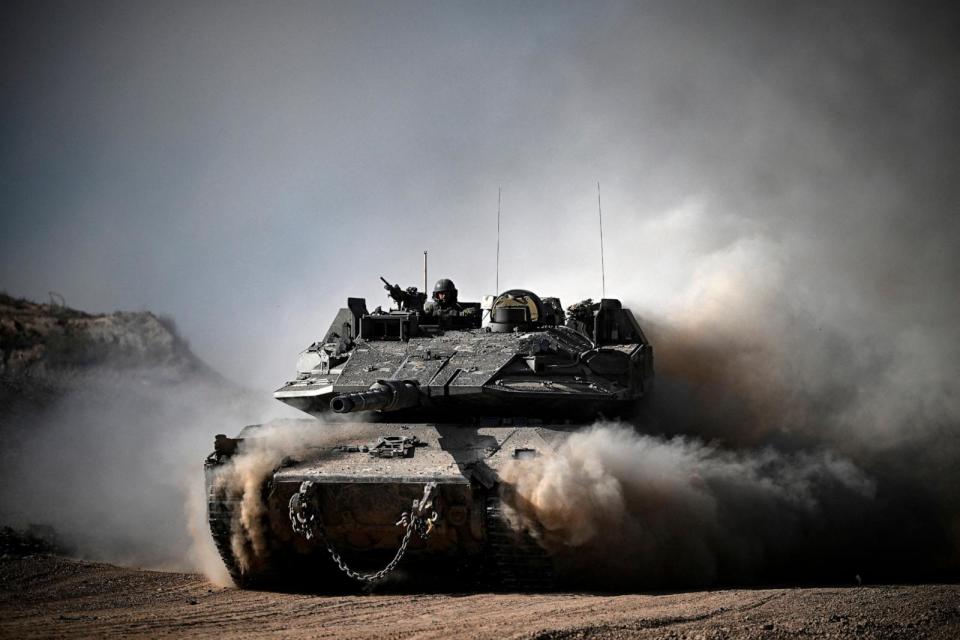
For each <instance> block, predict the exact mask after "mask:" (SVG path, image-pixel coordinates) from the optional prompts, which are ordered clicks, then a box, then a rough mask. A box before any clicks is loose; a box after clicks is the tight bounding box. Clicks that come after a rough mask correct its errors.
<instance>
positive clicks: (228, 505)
mask: <svg viewBox="0 0 960 640" xmlns="http://www.w3.org/2000/svg"><path fill="white" fill-rule="evenodd" d="M239 508H240V503H239V502H238V501H236V500H223V499H222V498H220V497H219V496H217V495H216V492H215V491H214V488H213V486H210V488H209V489H208V490H207V521H208V522H209V523H210V534H211V536H212V537H213V544H214V545H215V546H216V547H217V552H218V553H219V554H220V558H221V559H222V560H223V565H224V566H225V567H226V568H227V572H228V573H229V574H230V578H231V579H232V580H233V583H234V584H235V585H237V586H238V587H241V588H244V587H247V586H250V585H249V584H248V582H249V581H248V579H247V578H246V577H245V576H244V575H243V573H242V572H241V571H240V565H238V564H237V558H236V556H234V555H233V548H232V547H231V545H230V527H231V521H232V514H233V512H234V509H239Z"/></svg>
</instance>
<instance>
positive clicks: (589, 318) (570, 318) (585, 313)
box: [567, 298, 600, 339]
mask: <svg viewBox="0 0 960 640" xmlns="http://www.w3.org/2000/svg"><path fill="white" fill-rule="evenodd" d="M599 308H600V303H599V302H594V301H593V300H592V299H591V298H587V299H586V300H582V301H580V302H578V303H576V304H572V305H570V306H569V307H567V326H568V327H570V328H571V329H573V330H574V331H578V332H580V333H582V334H583V335H585V336H587V337H588V338H590V339H593V316H594V314H595V313H596V311H597V309H599Z"/></svg>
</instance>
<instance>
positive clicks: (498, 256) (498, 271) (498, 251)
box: [493, 187, 503, 295]
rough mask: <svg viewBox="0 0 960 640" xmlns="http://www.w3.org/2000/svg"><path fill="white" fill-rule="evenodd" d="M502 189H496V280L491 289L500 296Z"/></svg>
mask: <svg viewBox="0 0 960 640" xmlns="http://www.w3.org/2000/svg"><path fill="white" fill-rule="evenodd" d="M502 191H503V189H502V188H501V187H497V279H496V281H495V282H496V284H495V285H494V287H493V293H494V295H500V196H501V193H502Z"/></svg>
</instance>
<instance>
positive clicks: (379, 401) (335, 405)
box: [330, 380, 420, 413]
mask: <svg viewBox="0 0 960 640" xmlns="http://www.w3.org/2000/svg"><path fill="white" fill-rule="evenodd" d="M419 404H420V387H419V385H418V384H417V383H416V382H412V381H410V380H379V381H377V382H376V384H373V385H371V386H370V388H369V389H367V390H366V391H358V392H356V393H343V394H340V395H338V396H335V397H334V398H333V399H332V400H331V401H330V408H331V409H333V412H334V413H351V412H353V411H397V410H399V409H408V408H410V407H415V406H417V405H419Z"/></svg>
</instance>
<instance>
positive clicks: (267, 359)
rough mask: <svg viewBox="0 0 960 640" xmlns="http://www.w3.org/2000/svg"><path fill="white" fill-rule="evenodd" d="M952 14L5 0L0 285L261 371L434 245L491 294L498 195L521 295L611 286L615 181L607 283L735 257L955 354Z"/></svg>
mask: <svg viewBox="0 0 960 640" xmlns="http://www.w3.org/2000/svg"><path fill="white" fill-rule="evenodd" d="M951 5H952V6H951ZM955 6H956V5H955V4H953V3H943V4H942V6H938V5H936V4H930V5H927V6H923V5H922V3H915V2H910V3H903V4H901V5H897V4H893V5H884V4H881V3H878V2H864V3H853V2H836V3H820V2H797V3H793V4H789V3H786V2H778V3H773V2H755V3H749V2H745V3H744V2H736V3H724V2H632V3H621V2H604V3H599V2H598V3H593V2H590V3H587V2H584V3H580V4H574V3H559V2H546V3H516V2H504V3H492V2H476V3H454V2H438V3H434V4H430V3H414V2H385V3H379V4H374V3H363V2H344V3H339V4H323V3H307V2H298V3H279V2H276V3H263V2H249V3H242V2H222V3H220V2H166V3H163V2H129V1H124V2H115V3H109V2H62V3H41V2H25V3H20V4H17V3H5V5H4V10H3V20H2V21H0V215H2V228H0V288H3V289H5V290H6V291H7V292H9V293H11V294H16V295H23V296H28V297H31V298H35V299H41V300H42V299H46V297H47V292H48V291H51V290H53V291H57V292H59V293H61V294H63V295H64V296H65V297H66V300H67V303H68V304H70V305H71V306H74V307H77V308H81V309H86V310H90V311H112V310H115V309H127V310H138V309H149V310H152V311H155V312H158V313H167V314H170V315H173V316H174V317H175V318H176V320H177V322H178V324H179V325H180V327H181V328H182V330H183V332H184V334H185V335H186V337H187V338H188V339H189V340H190V342H191V344H192V346H193V347H194V349H195V351H197V352H198V353H199V354H200V355H201V356H202V357H204V358H205V359H206V360H208V361H209V362H210V363H211V364H212V365H213V366H214V367H216V368H218V369H219V370H221V371H222V372H224V373H225V374H226V375H227V376H228V377H230V378H232V379H234V380H237V381H239V382H242V383H245V384H248V385H251V386H255V387H257V388H260V389H272V388H275V387H277V386H279V385H280V383H281V382H282V381H283V380H285V379H286V377H287V376H288V375H289V374H290V373H291V372H292V370H293V366H294V363H295V357H296V354H297V352H298V351H299V350H300V349H302V348H304V347H305V346H307V345H308V344H309V343H310V342H311V341H312V340H313V339H314V338H316V337H318V336H319V335H321V334H322V332H323V331H324V330H325V329H326V326H327V324H328V323H329V321H330V319H332V316H333V314H334V312H335V311H336V309H337V308H338V307H339V306H341V305H342V304H343V303H344V301H345V298H346V297H347V296H348V295H359V296H366V297H367V300H368V306H370V307H371V308H372V307H374V306H376V305H377V304H385V303H386V301H387V300H386V298H385V297H384V292H383V290H382V288H381V286H380V283H379V280H378V278H377V276H379V275H381V274H383V275H385V276H386V277H387V278H388V279H390V280H394V281H398V282H400V283H401V284H402V285H404V286H406V285H409V284H418V285H419V284H420V282H421V280H422V275H421V260H422V251H423V250H424V249H428V250H429V251H430V276H431V277H430V280H431V284H432V281H433V280H435V279H436V278H438V277H441V276H449V277H451V278H453V279H454V280H455V282H456V283H457V285H458V286H459V287H460V290H461V297H463V298H466V299H479V297H480V296H481V295H483V294H487V293H492V292H493V291H492V290H493V288H494V277H495V273H494V255H495V247H496V207H497V188H498V186H501V185H502V187H503V220H502V240H501V247H502V248H501V265H500V268H501V272H500V282H501V288H507V287H517V286H523V287H527V288H531V289H534V290H536V291H539V292H541V293H542V294H544V295H557V294H559V295H560V296H562V297H563V301H564V303H565V304H569V303H571V302H574V301H575V299H578V298H582V297H587V296H592V297H599V295H600V273H599V243H598V238H597V217H596V182H597V181H598V180H599V181H600V182H601V186H602V190H603V213H604V227H605V229H604V230H605V238H606V264H607V274H606V279H607V293H608V295H611V296H619V297H622V298H624V299H625V300H628V301H629V302H630V303H631V304H633V305H635V306H636V307H637V308H638V309H640V310H642V311H644V312H645V313H654V314H656V313H660V312H662V311H664V310H666V309H669V308H671V306H672V305H675V304H676V299H677V298H679V297H681V295H682V294H683V293H684V292H687V293H689V291H690V290H691V287H695V286H696V282H697V281H698V279H702V277H703V276H704V272H705V271H710V270H711V269H712V268H713V267H712V265H714V264H715V263H716V261H717V260H719V259H721V258H722V259H723V261H724V264H728V263H729V261H730V260H734V261H736V260H737V259H739V258H738V256H743V255H746V256H747V258H744V261H745V264H746V265H747V266H746V269H747V270H754V271H756V270H761V271H764V270H767V269H771V270H774V271H776V272H777V274H778V275H777V278H778V280H777V286H778V287H781V288H782V290H784V291H786V292H787V293H786V295H787V296H789V297H791V298H792V297H797V298H800V299H803V300H806V301H810V312H811V313H814V314H817V316H818V317H822V318H824V319H825V320H824V321H828V320H830V319H832V320H833V322H834V323H835V324H841V323H846V324H849V325H857V326H869V327H870V330H871V331H874V332H876V333H878V334H880V333H883V332H887V331H896V330H901V329H903V328H904V326H906V325H910V326H911V327H913V328H914V329H915V332H916V333H917V335H919V336H920V338H919V339H920V340H921V341H923V340H927V341H928V342H929V343H930V344H933V345H938V344H946V343H947V342H949V341H952V340H953V338H955V337H956V336H957V330H956V329H955V328H954V327H955V326H956V325H957V320H958V295H957V283H958V281H960V259H958V257H957V254H958V248H960V223H958V221H957V214H958V213H960V207H958V205H960V197H958V193H960V188H958V186H957V169H958V166H960V164H958V155H960V152H958V142H960V138H958V117H957V114H958V105H960V89H958V87H960V83H958V79H957V76H958V72H957V70H958V68H960V65H958V62H960V56H958V42H960V13H958V11H957V10H956V8H955ZM758 247H759V248H758ZM784 287H785V289H783V288H784ZM951 349H955V345H954V346H952V347H951ZM951 352H952V351H951Z"/></svg>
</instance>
